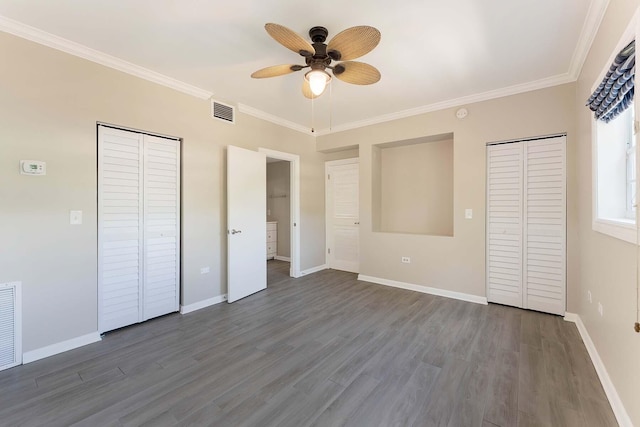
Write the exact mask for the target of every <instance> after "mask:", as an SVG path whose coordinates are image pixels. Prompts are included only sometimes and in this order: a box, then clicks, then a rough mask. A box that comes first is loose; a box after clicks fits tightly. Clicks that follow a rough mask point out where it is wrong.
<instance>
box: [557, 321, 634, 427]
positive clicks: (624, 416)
mask: <svg viewBox="0 0 640 427" xmlns="http://www.w3.org/2000/svg"><path fill="white" fill-rule="evenodd" d="M564 320H566V321H568V322H574V323H575V324H576V326H577V328H578V332H580V336H581V337H582V341H583V342H584V345H585V347H586V348H587V352H588V353H589V357H591V362H592V363H593V366H594V367H595V368H596V372H597V373H598V378H600V383H601V384H602V388H604V392H605V394H606V395H607V399H609V403H610V404H611V409H612V410H613V414H614V415H615V416H616V420H618V424H620V426H622V427H633V423H632V422H631V418H629V414H628V413H627V410H626V409H624V405H623V403H622V400H621V399H620V396H619V395H618V391H617V390H616V387H615V386H614V385H613V382H612V381H611V377H609V373H608V372H607V368H605V366H604V363H603V362H602V359H601V358H600V355H599V354H598V350H596V346H595V344H594V343H593V341H592V340H591V337H590V336H589V332H588V331H587V328H586V327H585V326H584V323H582V319H581V318H580V316H579V315H578V314H576V313H566V314H565V316H564Z"/></svg>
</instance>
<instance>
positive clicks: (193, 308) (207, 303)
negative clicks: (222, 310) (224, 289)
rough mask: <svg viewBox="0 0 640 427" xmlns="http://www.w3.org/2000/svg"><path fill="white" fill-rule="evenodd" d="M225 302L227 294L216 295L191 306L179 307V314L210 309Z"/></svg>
mask: <svg viewBox="0 0 640 427" xmlns="http://www.w3.org/2000/svg"><path fill="white" fill-rule="evenodd" d="M226 300H227V294H224V295H218V296H217V297H213V298H207V299H205V300H202V301H198V302H194V303H193V304H188V305H181V306H180V314H187V313H191V312H192V311H196V310H200V309H202V308H206V307H210V306H212V305H216V304H220V303H221V302H225V301H226Z"/></svg>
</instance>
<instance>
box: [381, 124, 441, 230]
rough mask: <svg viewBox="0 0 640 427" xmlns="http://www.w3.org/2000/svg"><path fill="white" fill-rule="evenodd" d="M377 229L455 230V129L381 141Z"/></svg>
mask: <svg viewBox="0 0 640 427" xmlns="http://www.w3.org/2000/svg"><path fill="white" fill-rule="evenodd" d="M372 161H373V164H372V174H373V176H372V178H373V182H372V190H373V194H372V201H373V206H372V213H373V231H378V232H387V233H405V234H427V235H434V236H453V133H446V134H441V135H432V136H425V137H421V138H415V139H409V140H404V141H395V142H388V143H384V144H376V145H374V146H373V152H372Z"/></svg>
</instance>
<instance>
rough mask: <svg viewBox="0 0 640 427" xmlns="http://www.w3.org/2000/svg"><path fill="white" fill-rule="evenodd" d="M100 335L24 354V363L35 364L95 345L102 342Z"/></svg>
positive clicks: (95, 334)
mask: <svg viewBox="0 0 640 427" xmlns="http://www.w3.org/2000/svg"><path fill="white" fill-rule="evenodd" d="M100 340H101V338H100V334H99V333H98V331H95V332H91V333H90V334H87V335H82V336H80V337H75V338H71V339H70V340H66V341H62V342H59V343H56V344H51V345H48V346H46V347H41V348H38V349H35V350H31V351H27V352H25V353H23V354H22V363H23V364H27V363H31V362H35V361H36V360H40V359H44V358H45V357H49V356H54V355H56V354H59V353H64V352H65V351H69V350H73V349H75V348H78V347H82V346H85V345H87V344H93V343H94V342H98V341H100Z"/></svg>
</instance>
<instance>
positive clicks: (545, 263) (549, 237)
mask: <svg viewBox="0 0 640 427" xmlns="http://www.w3.org/2000/svg"><path fill="white" fill-rule="evenodd" d="M525 147H526V148H525V150H526V156H525V170H526V180H525V190H524V193H525V195H526V197H525V244H524V249H525V252H524V261H525V263H524V272H525V281H524V286H525V289H524V305H525V307H526V308H530V309H533V310H538V311H544V312H547V313H555V314H560V315H564V314H565V298H566V273H565V272H566V256H565V254H566V194H565V191H566V189H565V188H566V187H565V150H566V137H564V136H562V137H557V138H549V139H542V140H536V141H527V142H526V146H525Z"/></svg>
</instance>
